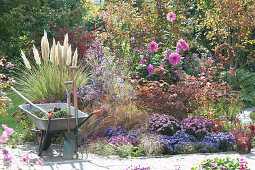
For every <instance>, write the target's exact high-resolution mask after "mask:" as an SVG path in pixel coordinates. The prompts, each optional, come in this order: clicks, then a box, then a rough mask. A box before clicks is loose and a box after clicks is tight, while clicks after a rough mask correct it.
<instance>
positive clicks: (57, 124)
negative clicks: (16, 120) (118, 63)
mask: <svg viewBox="0 0 255 170" xmlns="http://www.w3.org/2000/svg"><path fill="white" fill-rule="evenodd" d="M11 89H12V90H13V91H14V92H16V93H17V94H18V95H19V96H20V97H22V98H23V99H24V100H25V101H26V102H27V103H29V104H25V105H20V106H19V108H20V109H21V110H23V111H24V112H25V113H26V115H27V116H28V118H29V119H30V120H31V121H32V122H33V124H34V125H35V127H36V129H31V131H32V132H35V133H36V141H37V142H38V147H37V154H38V156H40V155H41V154H42V151H43V150H47V149H48V148H49V147H50V145H51V137H52V135H53V134H54V133H60V134H62V135H63V136H64V138H65V140H66V135H65V132H67V130H68V124H67V121H68V120H67V118H54V116H53V115H51V114H50V113H48V112H47V111H45V110H49V109H53V108H54V107H60V108H61V109H64V108H67V104H66V103H50V104H33V103H32V102H31V101H29V100H28V99H27V98H26V97H24V96H23V95H22V94H20V93H19V92H18V91H17V90H16V89H15V88H13V87H11ZM36 110H40V111H42V112H43V113H44V114H46V115H47V117H48V119H42V118H39V117H37V116H35V115H34V114H33V112H34V111H36ZM102 112H103V110H102V109H101V110H98V111H94V112H92V113H90V114H89V115H88V114H86V113H83V112H81V111H79V110H78V128H79V127H81V126H82V125H83V124H84V123H85V122H86V121H87V120H88V119H89V118H90V117H91V116H93V115H98V114H100V113H102ZM70 114H71V115H74V114H75V109H74V108H73V107H71V108H70ZM75 121H76V120H75V118H70V130H71V131H74V130H75V128H76V122H75ZM84 140H85V139H84Z"/></svg>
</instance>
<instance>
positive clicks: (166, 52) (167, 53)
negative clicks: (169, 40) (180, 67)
mask: <svg viewBox="0 0 255 170" xmlns="http://www.w3.org/2000/svg"><path fill="white" fill-rule="evenodd" d="M169 55H170V51H169V50H166V51H165V57H166V59H169Z"/></svg>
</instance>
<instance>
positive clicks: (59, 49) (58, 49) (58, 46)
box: [57, 42, 62, 67]
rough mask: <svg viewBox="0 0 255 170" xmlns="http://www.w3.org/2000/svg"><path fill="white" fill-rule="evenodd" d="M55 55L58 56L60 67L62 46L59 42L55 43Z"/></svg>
mask: <svg viewBox="0 0 255 170" xmlns="http://www.w3.org/2000/svg"><path fill="white" fill-rule="evenodd" d="M57 56H58V64H59V66H60V67H62V48H61V45H60V43H59V42H58V44H57Z"/></svg>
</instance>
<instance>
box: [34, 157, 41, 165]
mask: <svg viewBox="0 0 255 170" xmlns="http://www.w3.org/2000/svg"><path fill="white" fill-rule="evenodd" d="M35 163H36V165H38V166H43V163H42V161H41V160H40V159H39V158H37V160H36V162H35Z"/></svg>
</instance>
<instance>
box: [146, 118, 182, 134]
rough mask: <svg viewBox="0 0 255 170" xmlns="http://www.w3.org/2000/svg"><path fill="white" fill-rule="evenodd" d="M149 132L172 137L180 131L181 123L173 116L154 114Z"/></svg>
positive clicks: (149, 124)
mask: <svg viewBox="0 0 255 170" xmlns="http://www.w3.org/2000/svg"><path fill="white" fill-rule="evenodd" d="M148 130H149V131H152V132H156V133H159V134H161V135H168V136H172V135H174V133H175V132H177V131H178V130H180V123H179V121H178V120H177V119H175V118H174V117H173V116H170V115H165V114H154V115H152V116H151V117H150V119H149V123H148Z"/></svg>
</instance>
